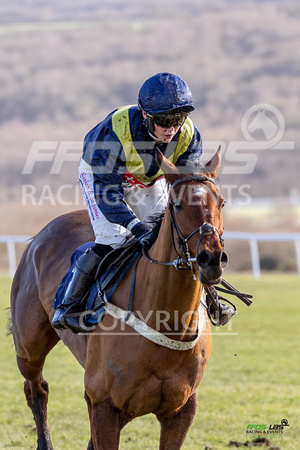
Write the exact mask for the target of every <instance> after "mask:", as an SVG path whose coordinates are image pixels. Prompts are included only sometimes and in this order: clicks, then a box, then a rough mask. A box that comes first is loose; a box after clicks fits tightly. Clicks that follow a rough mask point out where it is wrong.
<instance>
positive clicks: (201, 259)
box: [197, 250, 211, 267]
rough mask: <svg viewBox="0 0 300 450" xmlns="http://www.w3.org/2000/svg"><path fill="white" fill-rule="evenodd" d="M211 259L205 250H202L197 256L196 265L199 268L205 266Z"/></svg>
mask: <svg viewBox="0 0 300 450" xmlns="http://www.w3.org/2000/svg"><path fill="white" fill-rule="evenodd" d="M210 259H211V255H210V253H209V252H208V251H207V250H202V252H200V253H199V255H198V256H197V264H198V266H200V267H203V266H206V265H207V264H208V263H209V261H210Z"/></svg>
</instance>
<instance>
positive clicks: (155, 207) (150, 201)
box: [78, 159, 168, 248]
mask: <svg viewBox="0 0 300 450" xmlns="http://www.w3.org/2000/svg"><path fill="white" fill-rule="evenodd" d="M78 170H79V182H80V188H81V192H82V195H83V198H84V200H85V203H86V206H87V210H88V213H89V217H90V220H91V224H92V227H93V230H94V234H95V242H96V243H97V244H105V245H111V246H112V247H113V248H115V247H117V246H119V245H122V244H123V243H124V242H125V240H126V237H127V236H128V235H130V231H129V230H127V229H126V228H124V227H123V226H121V225H118V224H115V223H112V222H109V221H108V220H107V219H106V218H105V217H104V215H103V214H102V212H101V211H100V209H99V207H98V205H97V203H96V200H95V196H94V179H93V172H92V169H91V166H89V165H88V164H87V163H86V162H85V161H84V160H83V159H82V160H81V163H80V165H79V169H78ZM123 189H124V200H125V202H126V204H127V205H128V207H130V208H131V210H132V211H133V212H134V214H135V215H136V216H137V218H138V219H139V220H140V221H141V222H143V223H144V224H147V223H149V219H150V218H151V217H152V216H153V215H156V214H160V213H162V212H163V211H164V210H165V209H166V206H167V202H168V189H167V185H166V182H165V180H164V179H163V178H161V179H159V180H157V181H156V183H155V184H154V185H153V186H151V187H149V188H139V187H135V186H133V185H129V184H128V185H127V184H126V186H125V187H123Z"/></svg>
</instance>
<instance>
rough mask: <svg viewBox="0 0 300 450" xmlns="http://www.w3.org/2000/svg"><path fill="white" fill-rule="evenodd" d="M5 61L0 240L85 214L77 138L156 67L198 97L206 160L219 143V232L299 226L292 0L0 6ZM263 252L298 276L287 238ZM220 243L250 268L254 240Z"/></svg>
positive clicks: (3, 262) (298, 57)
mask: <svg viewBox="0 0 300 450" xmlns="http://www.w3.org/2000/svg"><path fill="white" fill-rule="evenodd" d="M0 53H1V66H0V146H1V150H0V158H1V167H0V171H1V176H0V185H1V192H0V201H1V221H0V235H30V236H32V235H34V234H36V233H37V232H38V231H39V230H40V229H41V228H42V227H43V226H44V225H46V224H47V223H48V222H49V221H50V220H52V219H53V218H55V217H56V216H57V215H59V214H62V213H65V212H68V211H71V210H76V209H80V208H83V207H84V203H83V200H82V199H81V194H80V191H79V186H78V184H77V166H78V161H79V160H80V157H81V148H82V141H83V139H84V136H85V134H86V133H87V132H88V131H89V130H90V129H91V128H92V127H94V126H95V125H96V124H97V123H98V122H100V121H101V120H102V119H103V118H104V117H105V116H106V115H107V114H108V113H110V112H111V111H112V110H113V109H115V108H117V107H119V106H123V105H127V104H134V103H136V102H137V95H138V91H139V88H140V86H141V85H142V83H143V82H144V81H145V80H146V79H147V78H149V77H150V76H152V75H154V74H156V73H157V72H163V71H168V72H173V73H175V74H177V75H179V76H181V77H182V78H183V79H184V80H185V81H186V82H187V83H188V84H189V86H190V88H191V90H192V93H193V98H194V104H195V108H196V109H195V111H194V112H193V113H192V115H191V118H192V119H193V121H194V122H195V124H196V125H197V126H198V128H199V129H200V132H201V134H202V138H203V141H204V154H203V160H204V161H205V160H206V159H208V158H209V156H210V155H211V154H212V151H213V150H214V149H216V148H217V146H218V144H219V143H221V144H222V158H223V161H222V169H221V170H220V173H219V179H218V183H219V185H220V189H221V192H222V193H223V195H224V196H225V197H226V198H227V206H226V208H225V209H224V220H225V231H226V232H229V231H230V232H231V231H244V232H262V233H267V234H270V233H273V232H298V231H299V228H300V199H299V196H300V183H299V176H300V155H299V143H300V129H299V98H300V7H299V2H298V0H277V1H276V0H273V1H272V0H269V1H267V0H266V1H263V0H259V1H258V0H246V1H243V2H239V1H237V0H211V1H209V2H207V1H204V0H185V1H181V0H172V2H170V1H168V0H160V1H159V2H158V1H155V0H151V1H148V0H144V1H143V2H138V1H137V0H127V1H126V2H124V1H123V0H102V1H101V2H99V1H97V0H84V1H83V0H77V1H76V2H73V1H71V0H64V1H63V2H61V1H58V0H52V1H51V2H40V1H38V0H26V1H25V2H24V1H21V0H14V1H13V2H9V3H8V2H5V3H4V2H1V3H0ZM275 141H276V142H275ZM274 142H275V144H274ZM34 152H36V153H34ZM34 154H36V157H35V156H34ZM298 245H299V244H298ZM258 246H259V258H260V265H261V268H262V269H263V270H278V271H288V272H295V273H296V272H297V258H296V252H295V245H294V242H293V241H290V242H276V243H274V242H259V244H258ZM0 247H1V253H0V271H1V272H5V271H8V256H7V249H6V243H5V242H4V243H1V244H0ZM23 248H24V246H21V245H18V246H16V249H17V259H18V258H19V257H20V254H21V251H22V250H23ZM226 249H227V251H228V253H229V257H230V264H229V267H228V271H249V270H251V255H250V249H249V242H247V241H233V240H230V239H228V240H227V241H226Z"/></svg>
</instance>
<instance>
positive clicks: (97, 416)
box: [90, 398, 128, 450]
mask: <svg viewBox="0 0 300 450" xmlns="http://www.w3.org/2000/svg"><path fill="white" fill-rule="evenodd" d="M90 417H91V430H92V441H93V444H94V448H95V450H117V449H118V448H119V441H120V433H121V429H122V428H123V427H124V425H126V423H127V422H128V420H127V419H126V418H124V417H123V416H121V412H120V411H119V410H118V409H117V408H115V407H114V405H113V404H112V402H111V400H110V399H109V398H108V399H107V400H105V401H103V402H99V403H93V404H92V405H91V414H90Z"/></svg>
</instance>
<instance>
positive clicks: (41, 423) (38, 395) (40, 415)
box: [17, 357, 53, 450]
mask: <svg viewBox="0 0 300 450" xmlns="http://www.w3.org/2000/svg"><path fill="white" fill-rule="evenodd" d="M17 360H18V365H19V367H21V368H22V370H23V372H26V371H28V372H29V373H30V380H29V379H28V378H27V377H26V378H27V380H26V381H25V382H24V393H25V396H26V400H27V403H28V406H29V408H30V409H31V411H32V414H33V417H34V420H35V423H36V428H37V438H38V441H37V442H38V447H37V448H38V450H52V449H53V445H52V442H51V437H50V431H49V427H48V421H47V403H48V392H49V389H48V383H47V381H46V380H45V379H44V378H43V376H42V372H41V370H37V372H38V375H37V376H36V377H35V376H34V372H35V371H36V370H35V369H36V368H35V367H34V366H33V365H32V363H29V362H28V361H27V360H25V359H23V358H20V357H17ZM30 366H31V367H30Z"/></svg>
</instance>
